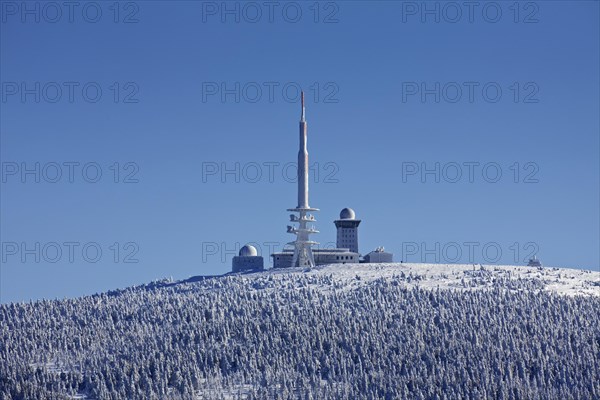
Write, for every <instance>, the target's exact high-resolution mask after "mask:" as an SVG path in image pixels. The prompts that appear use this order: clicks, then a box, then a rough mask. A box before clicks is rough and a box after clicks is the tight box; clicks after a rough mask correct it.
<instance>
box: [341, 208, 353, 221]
mask: <svg viewBox="0 0 600 400" xmlns="http://www.w3.org/2000/svg"><path fill="white" fill-rule="evenodd" d="M355 218H356V214H355V213H354V210H353V209H351V208H344V209H343V210H342V211H340V219H355Z"/></svg>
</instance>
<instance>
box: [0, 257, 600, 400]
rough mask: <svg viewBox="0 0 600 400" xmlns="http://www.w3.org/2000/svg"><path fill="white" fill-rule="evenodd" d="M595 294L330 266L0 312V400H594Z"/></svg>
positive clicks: (558, 276)
mask: <svg viewBox="0 0 600 400" xmlns="http://www.w3.org/2000/svg"><path fill="white" fill-rule="evenodd" d="M599 292H600V273H598V272H585V271H579V270H572V269H554V268H528V267H511V266H505V267H498V266H480V265H476V266H473V265H436V264H354V265H352V264H346V265H339V264H338V265H330V266H323V267H318V268H315V269H312V270H299V269H290V270H269V271H264V272H259V273H249V274H230V275H226V276H221V277H207V278H201V277H194V278H190V279H189V280H186V281H181V282H167V281H157V282H154V283H152V284H148V285H143V286H138V287H133V288H128V289H124V290H117V291H114V292H110V293H105V294H99V295H94V296H87V297H82V298H79V299H70V300H56V301H39V302H35V303H29V304H7V305H0V366H1V368H0V398H1V399H7V400H8V399H13V400H14V399H46V398H57V399H73V398H86V399H88V400H90V399H96V400H99V399H102V400H104V399H115V400H116V399H161V400H162V399H189V400H198V399H404V398H406V399H445V398H447V399H455V398H473V399H479V398H481V399H485V398H498V399H509V398H523V399H524V398H544V399H546V398H547V399H592V398H600V296H599Z"/></svg>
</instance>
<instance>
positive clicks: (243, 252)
mask: <svg viewBox="0 0 600 400" xmlns="http://www.w3.org/2000/svg"><path fill="white" fill-rule="evenodd" d="M257 255H258V252H257V251H256V247H254V246H250V245H249V244H247V245H245V246H244V247H242V248H241V249H240V257H256V256H257Z"/></svg>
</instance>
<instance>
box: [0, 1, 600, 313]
mask: <svg viewBox="0 0 600 400" xmlns="http://www.w3.org/2000/svg"><path fill="white" fill-rule="evenodd" d="M60 3H61V2H59V4H60ZM113 3H114V2H112V1H106V2H105V1H100V2H96V3H93V4H91V5H88V6H86V8H85V11H84V10H83V8H84V5H86V4H88V3H86V2H82V3H81V5H80V6H79V7H78V8H75V9H74V10H71V11H72V22H70V21H69V11H70V10H69V9H68V8H62V9H61V10H59V12H60V15H59V14H57V10H56V9H52V8H51V7H47V6H45V4H46V3H45V2H28V3H27V4H28V7H29V10H30V11H31V10H33V11H31V13H28V12H27V11H28V10H22V9H21V7H22V6H21V2H7V1H2V2H1V4H2V9H1V12H2V20H1V31H0V33H1V38H0V44H1V50H0V56H1V79H0V80H1V81H2V99H1V103H0V106H1V113H0V117H1V122H0V127H1V149H0V151H1V158H2V173H3V176H2V178H3V182H2V186H1V229H0V233H1V236H2V237H1V241H2V243H3V248H2V257H3V259H2V265H1V270H0V271H1V282H0V289H1V293H0V301H2V302H10V301H28V300H29V299H39V298H56V297H59V298H62V297H73V296H79V295H84V294H91V293H95V292H100V291H106V290H110V289H114V288H120V287H126V286H129V285H133V284H140V283H144V282H148V281H151V280H154V279H159V278H162V277H169V276H172V277H173V278H174V279H183V278H187V277H189V276H192V275H208V274H221V273H225V272H227V271H229V270H230V265H231V255H230V254H228V253H227V251H228V250H232V249H234V248H235V247H236V245H237V244H241V245H243V244H244V243H246V242H257V243H258V244H261V245H262V250H263V253H267V250H268V249H267V245H268V243H269V242H275V243H285V242H287V241H289V240H292V237H291V235H289V234H286V232H285V227H286V225H287V224H288V222H287V221H288V213H287V212H286V211H285V210H286V208H289V207H293V206H295V205H296V185H295V183H293V182H290V181H289V179H284V178H283V177H282V168H283V166H284V165H285V164H286V163H288V162H293V161H294V160H295V159H296V152H297V132H298V119H299V111H300V109H299V103H298V102H297V101H296V98H295V97H294V89H295V87H296V85H295V83H297V85H299V86H302V87H303V88H304V89H305V90H306V91H307V119H308V123H309V152H310V158H311V162H314V163H318V167H316V169H317V170H318V171H319V176H318V177H315V176H313V178H312V180H311V186H310V188H311V192H310V193H311V205H312V206H315V207H319V208H320V209H321V210H322V211H321V212H320V213H319V214H318V215H317V217H318V223H317V226H318V228H319V229H320V230H321V234H319V235H318V238H317V240H319V241H320V242H322V243H327V242H332V241H334V240H335V228H334V225H333V223H332V221H333V220H334V219H335V218H336V217H337V215H338V213H339V211H340V210H341V209H342V208H343V207H352V208H354V209H355V210H356V213H357V216H358V218H360V219H362V220H363V222H362V224H361V226H360V237H359V238H360V248H361V251H362V252H363V253H367V252H368V251H370V250H372V249H374V248H375V247H377V246H379V245H383V246H385V248H386V249H387V250H390V251H392V252H394V254H395V259H396V260H397V261H400V260H401V259H404V260H405V261H413V262H418V261H421V259H423V257H425V259H426V261H430V262H433V261H435V256H436V255H437V256H438V257H439V259H440V262H445V261H452V260H453V259H454V256H455V254H456V252H455V251H456V247H458V248H459V249H460V250H461V252H462V256H461V257H460V258H459V259H458V261H457V262H468V261H471V260H469V258H472V261H473V262H476V263H487V261H488V260H489V259H494V251H495V249H497V248H499V249H500V250H501V251H502V256H501V258H500V259H499V260H498V261H497V262H498V263H503V264H515V260H514V256H515V254H514V252H515V247H514V243H517V245H516V247H517V248H519V249H520V252H519V256H518V259H517V262H516V263H518V264H523V263H524V262H523V259H524V258H525V257H526V256H527V255H528V254H529V253H531V252H532V247H531V245H530V243H535V245H534V246H535V247H537V254H538V256H539V257H540V258H541V259H542V261H543V263H544V264H545V265H550V266H565V267H573V268H587V269H594V270H598V269H599V267H600V255H599V245H598V243H599V242H600V238H599V229H600V228H599V218H600V217H599V204H600V199H599V181H600V177H599V147H600V145H599V132H600V127H599V109H600V104H599V87H600V83H599V71H600V65H599V37H600V32H599V20H600V18H599V7H598V2H594V1H569V2H566V1H565V2H562V1H540V2H533V3H528V4H525V3H521V5H520V6H519V9H518V13H517V10H516V9H515V8H514V6H513V2H496V3H493V4H492V5H489V6H487V8H486V9H485V12H484V11H483V6H484V5H486V4H488V3H486V2H481V5H480V6H478V7H477V8H475V9H474V10H472V15H471V16H470V15H469V11H470V10H469V9H467V8H462V9H461V10H460V13H461V14H460V15H458V14H456V12H457V10H456V9H452V8H451V7H448V6H446V7H444V5H445V4H446V3H444V2H440V3H436V2H428V3H427V4H428V6H429V7H430V8H431V9H433V10H435V7H436V4H437V6H438V7H440V8H439V13H440V14H439V22H436V20H435V18H436V15H433V14H427V12H426V11H427V10H423V9H420V7H422V6H421V2H416V3H413V2H391V1H385V2H378V1H368V2H366V1H365V2H363V1H341V2H335V3H327V2H323V3H320V4H319V6H318V11H319V12H318V14H316V9H315V6H314V3H313V2H298V3H294V4H292V5H289V6H286V7H287V8H286V9H285V11H284V10H283V6H284V5H285V4H286V3H280V4H279V5H275V6H273V7H274V9H273V10H272V22H270V21H269V11H270V10H269V8H268V7H266V6H264V5H261V4H263V3H262V2H258V3H252V4H253V5H258V6H259V7H260V8H261V9H260V12H261V17H260V18H259V21H258V22H255V23H253V22H252V21H251V20H253V19H255V18H256V15H257V14H256V12H257V9H256V7H254V8H252V6H246V7H245V6H244V4H245V3H235V2H230V3H228V7H229V8H230V9H232V10H235V7H236V4H237V7H240V8H239V13H240V14H239V20H240V21H239V23H237V22H236V21H235V18H236V16H235V15H234V14H227V13H225V12H224V10H223V9H220V7H221V2H208V3H204V5H202V4H201V3H195V2H191V1H169V2H167V1H138V2H129V3H128V2H121V4H120V6H119V7H118V11H119V12H118V15H117V14H115V8H114V5H113ZM461 3H462V2H459V3H453V4H461ZM36 4H37V5H36ZM15 7H16V8H15ZM35 7H38V8H37V9H36V8H35ZM415 7H416V8H415ZM463 7H464V6H463ZM511 7H512V8H511ZM297 9H300V10H301V11H302V16H301V17H300V20H299V21H298V22H296V23H293V22H292V20H294V18H295V15H296V14H295V13H296V11H297ZM498 9H499V10H500V12H501V16H500V17H498V18H496V14H495V13H496V12H497V10H498ZM98 10H100V11H101V16H100V17H98V18H97V19H98V21H97V22H96V23H93V22H92V21H93V20H95V19H96V12H97V11H98ZM24 11H25V14H23V12H24ZM423 12H424V13H423ZM234 13H235V11H234ZM36 14H37V15H36ZM38 17H39V22H36V18H38ZM115 18H116V20H117V21H118V22H117V23H115V22H114V20H115ZM221 18H224V19H225V21H224V22H223V21H222V19H221ZM315 18H316V19H317V22H315ZM422 18H424V21H422ZM325 19H327V21H328V22H330V23H325V22H324V20H325ZM453 19H457V21H456V22H452V20H453ZM495 19H497V21H496V22H493V21H494V20H495ZM52 20H57V21H56V22H52ZM124 20H128V21H130V22H132V21H135V20H137V22H133V23H124ZM515 20H516V21H517V22H515ZM335 21H337V22H335ZM525 21H527V22H528V23H525ZM535 21H537V22H535ZM69 82H72V83H69ZM115 82H116V83H117V84H116V85H115ZM236 82H239V84H240V90H239V96H240V99H239V102H236V99H235V94H226V95H225V97H224V99H222V97H221V93H220V90H221V87H220V85H221V84H222V83H224V84H225V85H226V87H227V88H229V89H233V91H234V92H235V84H236ZM269 82H273V83H269ZM469 82H473V83H469ZM515 82H516V85H515ZM36 83H39V89H38V88H36ZM436 83H439V92H438V93H439V97H440V98H439V102H436V101H435V100H436V99H435V93H434V94H427V95H425V97H424V99H422V98H421V93H420V91H421V89H422V87H421V84H424V85H425V89H426V90H427V89H430V90H433V92H435V87H436V86H435V85H436ZM215 84H216V86H215ZM23 85H24V86H23ZM268 85H273V87H274V92H273V98H272V99H269V93H268V90H267V88H268ZM286 85H287V88H288V89H289V91H288V95H287V96H286V95H285V94H284V93H282V88H283V87H284V86H286ZM469 85H472V86H471V87H473V90H474V91H473V95H474V97H473V99H472V101H470V99H469V96H468V95H469V93H468V90H467V89H468V87H469ZM57 86H58V87H60V88H61V96H60V97H59V96H58V94H57V93H58V92H57ZM256 86H259V87H261V88H262V89H263V90H262V94H261V95H260V96H258V95H257V94H256V93H257V92H256ZM484 86H485V87H486V90H487V92H486V93H482V88H483V87H484ZM69 87H71V88H72V89H73V92H72V94H73V97H72V99H70V98H69V89H68V88H69ZM84 87H85V88H86V92H85V93H82V92H83V88H84ZM98 87H99V88H100V89H101V90H102V95H101V96H100V97H99V98H98V101H97V102H92V100H93V99H94V98H95V97H96V92H95V91H96V90H97V88H98ZM215 87H216V88H217V89H218V90H219V93H217V94H214V95H213V94H211V93H212V92H210V90H212V89H214V88H215ZM457 87H461V88H462V95H461V97H458V98H457V92H456V88H457ZM498 87H499V88H500V89H501V90H502V96H501V97H500V98H499V99H498V101H496V102H492V99H493V97H495V90H497V88H498ZM316 88H318V89H319V90H318V91H319V98H318V99H315V92H316ZM415 88H416V89H417V90H418V91H419V93H417V94H411V93H413V92H411V90H413V91H414V89H415ZM23 89H24V90H25V92H23ZM517 90H518V93H517ZM117 93H118V95H119V98H118V102H115V99H114V96H115V94H117ZM484 95H487V97H485V96H484ZM36 96H39V102H36ZM515 96H516V97H515ZM125 99H127V100H128V101H129V102H125V101H124V100H125ZM71 100H72V101H71ZM223 100H224V101H223ZM332 100H333V101H332ZM454 100H457V101H454ZM515 100H516V102H515ZM131 101H134V102H131ZM135 101H137V102H135ZM71 162H76V163H79V165H76V164H69V163H71ZM36 163H39V170H40V171H39V174H40V182H39V183H36V182H35V178H36V176H35V173H31V174H26V175H25V176H24V178H23V177H22V176H21V172H22V169H23V167H25V168H29V169H34V170H35V168H36ZM55 163H56V164H55ZM65 163H66V164H65ZM86 163H89V164H88V165H87V167H86V171H85V174H84V173H83V172H82V168H83V165H85V164H86ZM115 163H118V168H115V166H114V164H115ZM128 163H132V164H128ZM213 163H217V164H216V165H217V166H218V167H219V169H221V167H222V166H225V167H227V168H235V166H236V163H239V164H237V165H239V167H240V177H239V183H238V182H235V180H236V176H235V173H234V174H228V175H225V177H224V178H225V179H221V176H220V172H219V173H217V174H216V175H205V176H204V179H203V168H204V169H205V171H206V168H210V167H212V166H214V165H215V164H213ZM265 163H267V164H265ZM269 163H279V165H276V164H271V165H273V167H272V168H273V172H274V175H273V182H270V181H269V178H268V173H269V167H268V165H269ZM328 163H330V164H328ZM436 163H439V168H440V182H439V183H437V182H435V176H434V175H433V174H429V175H426V176H425V177H424V178H425V179H422V178H421V176H420V174H419V173H416V174H414V175H407V174H406V172H407V171H408V170H409V169H410V168H413V167H415V166H417V167H418V168H419V169H421V168H422V167H426V168H430V169H432V168H435V166H436ZM465 163H479V166H477V165H476V164H471V165H474V167H473V168H474V172H475V175H474V177H473V182H469V179H468V176H467V175H468V172H469V168H468V167H467V165H469V164H465ZM515 163H518V164H516V166H517V169H518V170H519V171H520V173H519V175H518V177H516V179H517V181H518V183H515V182H514V181H515V175H514V174H515ZM528 163H531V164H528ZM57 164H58V165H60V166H61V173H62V176H61V177H60V178H59V179H58V182H56V183H52V182H50V181H52V180H56V179H55V175H56V165H57ZM256 164H258V165H260V166H261V172H262V174H263V175H262V178H260V179H258V182H254V183H253V182H252V180H253V179H254V176H255V173H256V168H255V167H256ZM486 164H487V165H488V166H491V167H492V168H491V169H487V175H485V177H483V176H482V166H483V165H486ZM69 165H71V167H69ZM456 165H459V166H461V172H462V174H463V175H462V177H461V178H460V179H458V181H457V182H455V183H453V182H451V181H452V180H453V179H454V176H455V173H456ZM498 166H499V167H500V169H501V172H502V177H501V179H500V180H499V181H498V182H496V183H491V182H488V180H493V178H494V175H495V168H496V167H498ZM511 166H512V167H511ZM98 167H99V168H100V170H101V172H102V176H101V178H100V179H99V181H98V182H96V183H90V182H87V181H86V179H87V180H90V181H93V180H94V175H95V173H96V169H98ZM15 168H16V169H17V170H16V172H15ZM69 168H72V169H73V172H74V175H73V177H72V178H73V179H72V182H69V181H70V180H71V179H69V178H70V177H69ZM115 169H116V170H118V171H120V173H119V174H118V176H117V177H116V178H117V180H118V181H119V183H115V182H114V180H115ZM403 171H404V172H405V173H404V174H403ZM83 175H85V176H83ZM291 175H293V174H290V176H291ZM331 175H333V176H331ZM84 178H85V179H84ZM327 178H329V179H327ZM124 180H129V181H132V180H137V181H138V182H137V183H135V182H130V183H124V182H123V181H124ZM315 180H317V181H318V182H317V183H315V182H314V181H315ZM332 180H333V182H332ZM526 180H527V181H530V180H537V183H531V182H529V183H528V182H524V181H526ZM23 181H24V182H23ZM335 181H337V182H335ZM71 242H72V243H75V244H73V245H65V244H64V243H71ZM130 242H131V243H130ZM470 242H476V243H477V244H476V245H473V246H475V247H474V253H473V256H472V257H470V255H469V254H468V249H469V248H468V246H467V245H465V243H470ZM114 243H118V245H117V247H118V248H119V249H120V251H119V252H118V254H117V252H116V248H115V247H114ZM132 243H133V244H132ZM223 243H224V244H225V248H224V247H223V245H222V244H223ZM56 244H58V247H59V248H60V249H61V252H62V254H57V253H56V248H57V245H56ZM86 244H88V245H87V246H86V251H87V253H86V254H85V256H86V257H87V260H86V258H85V257H84V254H82V253H83V247H84V245H86ZM415 244H416V246H417V250H416V253H417V254H411V253H414V252H415V251H414V249H415V247H414V246H415ZM436 244H439V251H438V250H435V249H436V247H435V246H436ZM36 245H39V250H36ZM69 246H72V247H69ZM215 246H216V250H215ZM528 246H529V247H528ZM483 247H485V248H486V249H487V250H488V254H487V255H485V254H483V251H482V249H483ZM69 248H72V249H73V254H72V256H73V260H72V262H71V260H69ZM97 248H100V249H101V250H102V255H101V256H100V257H99V260H98V261H97V262H95V263H94V262H91V261H93V259H94V258H96V255H95V251H96V249H97ZM490 248H491V250H490ZM27 249H30V250H31V249H33V251H31V252H28V251H27ZM427 249H429V250H432V249H433V251H432V252H430V253H427V251H425V250H427ZM215 251H216V253H217V254H212V253H214V252H215ZM132 252H135V253H136V254H135V255H133V256H132V257H130V258H127V255H128V254H130V253H132ZM423 252H424V253H425V254H423ZM222 253H223V256H224V257H225V259H224V260H222V257H221V254H222ZM434 253H437V254H434ZM263 255H265V256H266V262H267V263H269V262H270V260H269V257H268V254H263ZM37 256H39V257H40V260H39V262H36V260H35V257H37ZM23 258H24V259H23ZM131 258H133V259H136V260H138V262H137V263H129V262H124V261H126V260H130V259H131ZM50 261H56V262H50ZM115 261H116V262H115ZM525 262H526V261H525Z"/></svg>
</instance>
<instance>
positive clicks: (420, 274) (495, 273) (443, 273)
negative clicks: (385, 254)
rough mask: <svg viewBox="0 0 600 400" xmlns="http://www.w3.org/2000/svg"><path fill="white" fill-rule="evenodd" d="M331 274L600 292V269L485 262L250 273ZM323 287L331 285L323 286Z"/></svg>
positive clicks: (360, 280) (355, 282) (348, 280)
mask: <svg viewBox="0 0 600 400" xmlns="http://www.w3.org/2000/svg"><path fill="white" fill-rule="evenodd" d="M290 273H291V274H304V275H308V276H313V275H314V276H323V275H329V276H331V277H332V278H333V279H335V281H336V283H337V284H338V288H340V286H339V285H341V286H342V287H344V288H346V289H352V288H356V287H358V286H360V285H361V284H364V283H366V282H369V281H373V280H375V279H386V280H393V281H397V282H399V283H400V284H402V285H403V286H406V287H409V288H412V287H419V288H430V289H436V288H439V289H457V290H477V289H486V288H488V289H489V288H493V287H504V288H506V289H513V290H518V289H524V288H528V289H542V290H547V291H552V292H557V293H559V294H566V295H571V296H573V295H595V296H600V272H592V271H587V270H580V269H569V268H547V267H524V266H514V265H481V264H415V263H402V264H401V263H391V264H332V265H326V266H321V267H317V268H315V269H313V270H300V269H284V270H273V269H272V270H269V271H267V272H261V273H255V274H249V275H246V277H247V278H248V279H258V280H260V279H261V277H262V276H263V275H265V274H267V276H269V275H272V276H273V277H275V278H276V277H277V276H281V275H282V274H283V275H285V276H287V275H289V274H290ZM322 289H326V290H327V289H328V288H327V287H323V288H322Z"/></svg>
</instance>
